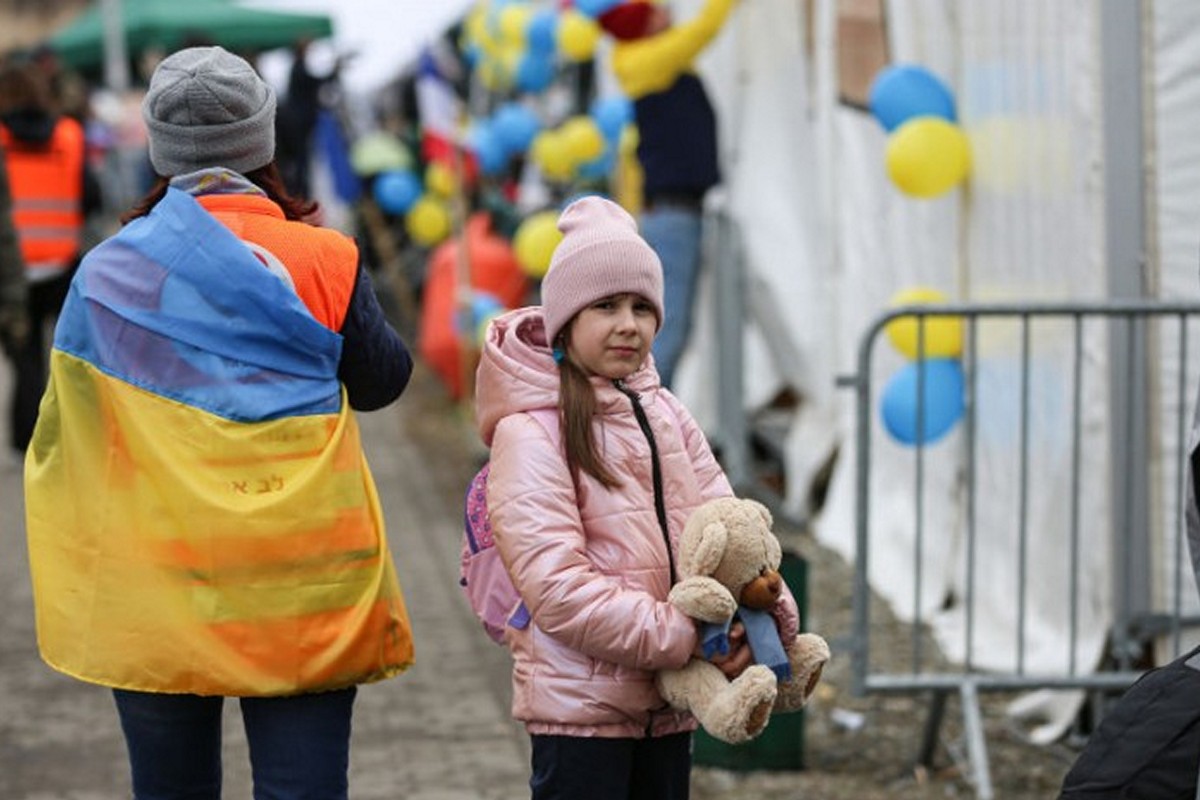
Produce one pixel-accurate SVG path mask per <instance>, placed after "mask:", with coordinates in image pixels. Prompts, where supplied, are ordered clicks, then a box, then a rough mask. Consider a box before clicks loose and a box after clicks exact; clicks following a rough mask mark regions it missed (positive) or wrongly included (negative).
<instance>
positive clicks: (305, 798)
mask: <svg viewBox="0 0 1200 800" xmlns="http://www.w3.org/2000/svg"><path fill="white" fill-rule="evenodd" d="M355 693H356V689H355V688H354V687H350V688H348V689H339V690H336V691H332V692H320V693H316V694H302V695H295V696H293V697H243V698H241V705H242V724H243V725H244V726H245V728H246V740H247V742H248V744H249V746H250V767H251V773H252V775H253V778H254V798H255V800H345V798H346V797H347V794H348V782H349V781H348V777H347V772H348V769H349V764H350V716H351V713H352V711H353V707H354V696H355ZM113 696H114V697H115V698H116V702H117V712H118V713H119V714H120V717H121V729H122V730H123V731H124V733H125V744H126V746H127V747H128V750H129V763H130V767H131V769H132V773H133V796H134V800H219V798H220V797H221V709H222V705H223V703H224V698H222V697H200V696H197V695H190V694H151V693H146V692H128V691H124V690H121V689H114V690H113Z"/></svg>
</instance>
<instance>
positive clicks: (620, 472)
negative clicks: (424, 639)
mask: <svg viewBox="0 0 1200 800" xmlns="http://www.w3.org/2000/svg"><path fill="white" fill-rule="evenodd" d="M559 229H560V230H561V231H562V232H563V234H564V236H563V240H562V242H561V243H560V244H559V246H558V248H557V249H556V250H555V252H554V256H553V259H552V260H551V264H550V270H549V272H548V273H547V275H546V278H545V280H544V281H543V283H542V306H541V307H530V308H524V309H518V310H516V311H512V312H509V313H508V314H505V315H503V316H502V317H500V318H498V319H497V320H496V321H495V322H494V323H493V324H492V326H491V328H490V330H489V333H488V337H487V342H486V344H485V347H484V351H483V354H482V358H481V361H480V365H479V370H478V376H477V383H476V414H477V418H478V425H479V431H480V434H481V436H482V437H483V440H484V442H485V443H486V444H488V445H489V446H490V447H491V474H490V476H489V479H488V508H489V511H490V521H491V525H492V530H493V534H494V536H495V540H496V546H497V547H498V548H499V551H500V554H501V557H502V558H503V560H504V563H505V565H506V566H507V567H508V570H509V573H510V574H511V576H512V579H513V583H514V585H515V586H516V587H517V589H518V591H519V592H520V594H521V597H522V599H523V600H524V602H525V605H526V606H527V607H528V608H529V610H530V612H531V615H532V624H531V625H529V626H528V627H526V628H525V629H523V630H517V629H511V628H510V629H509V630H508V632H507V634H506V641H507V643H508V645H509V648H510V649H511V651H512V654H513V659H514V666H513V715H514V716H515V717H516V718H517V719H520V720H521V721H523V722H524V723H525V726H526V729H527V730H528V732H529V733H530V736H531V739H532V745H533V749H532V752H533V759H532V760H533V764H532V767H533V773H532V778H531V780H530V785H531V787H532V796H533V798H534V800H544V799H545V798H570V799H571V800H588V799H589V798H605V799H606V800H608V799H611V800H625V799H626V798H646V800H651V799H652V800H676V799H677V798H686V797H687V796H688V782H689V773H690V769H691V754H690V739H691V731H692V730H694V729H695V727H696V722H695V720H694V719H693V718H692V717H691V715H690V714H687V713H683V712H678V711H675V710H673V709H671V708H670V707H668V706H667V704H666V703H665V701H664V700H663V699H662V697H661V696H660V695H659V693H658V692H657V690H656V689H655V685H654V675H655V672H656V671H658V670H661V669H671V668H678V667H682V666H683V665H684V664H685V663H686V662H687V660H688V659H689V658H691V657H692V656H693V654H695V653H696V652H697V651H698V647H697V644H698V642H697V629H696V623H695V622H694V621H693V620H692V619H690V618H689V617H687V616H685V615H684V614H683V613H682V612H680V611H678V610H677V609H675V608H674V607H673V606H671V605H670V604H669V603H668V602H667V593H668V591H669V590H670V588H671V584H672V583H673V582H674V580H675V578H676V576H675V563H674V549H675V546H676V542H677V539H678V536H679V534H680V532H681V531H682V529H683V526H684V523H685V522H686V520H687V518H688V515H689V514H690V513H691V512H692V511H693V510H694V509H695V508H696V507H697V506H699V505H700V504H701V503H703V502H705V501H707V500H709V499H711V498H714V497H721V496H727V495H729V494H731V489H730V486H729V482H728V481H727V480H726V478H725V475H724V473H723V472H722V471H721V468H720V466H719V465H718V464H717V461H716V459H715V458H714V457H713V454H712V451H711V450H710V449H709V447H708V444H707V442H706V440H705V438H704V434H703V432H702V431H701V430H700V428H699V426H698V425H697V424H696V422H695V420H694V419H693V418H692V416H691V415H690V414H689V413H688V412H687V410H686V409H685V408H684V407H683V405H682V404H681V403H680V402H679V401H678V400H677V399H676V398H675V397H674V396H673V395H672V394H671V393H670V392H668V391H667V390H665V389H663V388H662V387H661V385H660V383H659V379H658V373H657V372H656V371H655V368H654V362H653V358H652V357H651V356H650V355H649V353H650V345H651V343H652V342H653V340H654V335H655V333H656V332H657V331H658V329H659V327H660V325H661V324H662V316H663V298H662V285H663V284H662V268H661V266H660V264H659V260H658V258H657V256H655V254H654V251H653V250H651V249H650V247H649V246H648V245H647V244H646V243H645V241H644V240H642V238H641V237H640V236H638V233H637V225H636V223H635V222H634V220H633V218H632V217H630V216H629V215H628V214H627V213H626V212H625V211H624V210H623V209H622V208H621V207H620V206H618V205H616V204H614V203H612V202H610V201H608V200H604V199H601V198H599V197H586V198H584V199H581V200H578V201H576V202H574V203H572V204H571V205H570V206H568V207H567V209H566V210H565V211H564V212H563V214H562V216H561V218H560V219H559ZM546 409H549V410H552V411H556V412H557V413H556V416H557V418H558V424H557V425H553V424H546V423H545V422H544V420H543V419H537V418H535V417H534V416H533V415H531V414H529V413H525V412H531V411H535V412H537V413H538V415H539V416H540V417H545V416H547V415H546V413H545V411H544V410H546ZM550 418H551V420H553V419H554V415H553V414H552V415H550ZM785 594H786V593H785ZM781 602H782V603H783V604H784V607H783V608H782V609H780V610H781V611H782V617H783V618H784V620H785V622H784V627H790V628H791V631H790V635H795V626H796V625H797V624H798V620H799V616H798V613H797V611H796V607H795V601H794V599H793V598H792V597H791V596H790V595H787V596H786V598H785V599H784V600H782V601H781ZM783 634H784V635H785V638H786V637H787V636H788V635H789V633H788V631H787V630H784V631H783ZM750 658H751V657H750V653H749V649H748V648H747V647H746V646H745V644H744V642H743V641H742V640H741V637H740V636H738V638H737V640H736V646H735V647H734V648H732V650H731V653H730V656H729V657H728V659H726V660H724V661H722V662H721V664H720V666H721V668H722V670H723V671H724V672H725V673H726V675H729V676H730V677H734V676H736V675H738V674H740V672H741V671H742V670H743V669H744V668H745V667H746V666H747V665H748V664H749V663H750Z"/></svg>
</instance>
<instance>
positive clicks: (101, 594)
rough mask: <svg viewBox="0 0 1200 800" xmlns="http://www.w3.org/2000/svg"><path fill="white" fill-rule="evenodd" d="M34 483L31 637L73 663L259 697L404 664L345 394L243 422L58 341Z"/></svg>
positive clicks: (33, 454) (33, 452)
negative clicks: (108, 368) (301, 411)
mask: <svg viewBox="0 0 1200 800" xmlns="http://www.w3.org/2000/svg"><path fill="white" fill-rule="evenodd" d="M25 485H26V515H27V530H28V535H29V557H30V564H31V569H32V575H33V584H34V592H35V599H36V607H37V629H38V644H39V647H40V649H41V651H42V655H43V657H44V658H45V660H46V661H47V662H48V663H49V664H51V666H53V667H55V668H56V669H59V670H60V671H62V672H65V673H67V674H70V675H73V676H75V677H78V678H80V679H83V680H88V681H92V682H95V683H100V684H103V685H107V686H115V687H120V688H127V689H135V690H142V691H161V692H190V693H195V694H222V695H256V696H261V695H279V694H291V693H295V692H299V691H311V690H319V689H328V688H334V687H338V686H345V685H350V684H354V683H359V682H363V681H370V680H377V679H380V678H384V677H388V676H390V675H393V674H395V673H397V672H399V671H401V670H403V669H404V668H405V667H406V666H407V665H408V664H409V663H411V661H412V639H411V631H410V626H409V621H408V616H407V612H406V610H405V607H404V602H403V598H402V596H401V592H400V587H399V584H398V582H397V579H396V575H395V571H394V568H393V565H392V559H391V557H390V554H389V552H388V549H387V541H386V536H385V531H384V525H383V518H382V514H381V511H380V507H379V501H378V497H377V495H376V491H375V486H374V481H373V479H372V477H371V474H370V470H369V468H368V466H367V463H366V460H365V458H364V457H363V454H362V448H361V443H360V438H359V431H358V426H357V423H356V421H355V419H354V416H353V414H352V413H351V411H350V410H349V406H348V404H347V403H346V401H345V398H344V397H343V400H342V403H341V410H340V411H339V412H338V413H334V414H316V415H308V416H292V417H285V418H280V419H274V420H268V421H263V422H238V421H233V420H229V419H225V418H223V417H219V416H216V415H213V414H211V413H208V412H206V411H203V410H201V409H198V408H196V407H193V406H191V405H188V404H186V403H183V402H179V401H176V400H171V399H168V398H165V397H163V396H161V395H158V394H154V393H152V392H149V391H146V390H144V389H141V388H138V387H136V386H134V385H132V384H129V383H126V382H124V381H121V380H119V379H117V378H114V377H112V376H110V375H108V374H106V373H104V372H102V371H100V370H98V369H97V368H96V367H94V366H93V365H92V364H90V363H88V362H87V361H85V360H83V359H80V358H78V357H75V356H72V355H69V354H67V353H65V352H62V351H59V350H56V351H55V352H54V353H53V355H52V359H51V382H50V386H49V389H48V390H47V393H46V396H45V398H44V399H43V401H42V408H41V417H40V420H39V425H38V429H37V432H36V435H35V438H34V442H33V444H32V446H31V448H30V452H29V456H28V458H27V460H26V473H25ZM66 498H70V502H64V499H66Z"/></svg>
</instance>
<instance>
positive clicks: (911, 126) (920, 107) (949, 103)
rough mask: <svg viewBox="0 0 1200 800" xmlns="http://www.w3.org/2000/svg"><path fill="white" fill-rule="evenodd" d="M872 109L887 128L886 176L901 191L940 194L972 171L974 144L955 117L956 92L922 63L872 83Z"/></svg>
mask: <svg viewBox="0 0 1200 800" xmlns="http://www.w3.org/2000/svg"><path fill="white" fill-rule="evenodd" d="M869 102H870V108H871V113H872V114H874V115H875V118H876V119H877V120H878V121H879V124H880V125H882V126H883V129H884V130H885V131H887V132H888V141H887V151H886V154H885V162H886V165H887V173H888V177H889V178H891V180H892V183H894V184H895V185H896V187H897V188H898V189H900V191H902V192H904V193H905V194H907V195H910V196H913V197H920V198H931V197H938V196H940V195H943V194H945V193H946V192H948V191H950V190H951V189H953V188H954V187H955V186H957V185H959V184H960V183H962V181H963V180H964V179H965V178H966V177H967V174H968V173H969V172H970V171H971V148H970V143H969V142H968V141H967V136H966V134H965V133H963V130H962V128H961V127H959V125H958V124H957V121H956V114H955V107H954V96H953V95H952V94H951V93H950V90H949V89H948V88H947V87H946V85H945V84H944V83H943V82H942V81H941V80H940V79H939V78H938V77H937V76H936V75H934V74H933V73H932V72H930V71H929V70H928V69H925V68H924V67H920V66H915V65H911V64H898V65H894V66H891V67H888V68H886V69H884V70H881V71H880V72H879V74H878V75H876V76H875V80H874V81H873V82H872V84H871V93H870V100H869Z"/></svg>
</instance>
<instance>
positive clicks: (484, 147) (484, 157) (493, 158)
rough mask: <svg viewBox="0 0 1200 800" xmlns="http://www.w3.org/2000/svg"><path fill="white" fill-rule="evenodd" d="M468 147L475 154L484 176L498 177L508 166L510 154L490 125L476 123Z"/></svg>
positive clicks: (468, 140) (468, 137) (468, 135)
mask: <svg viewBox="0 0 1200 800" xmlns="http://www.w3.org/2000/svg"><path fill="white" fill-rule="evenodd" d="M467 147H468V148H469V149H470V151H471V152H472V153H474V154H475V160H476V161H478V162H479V169H480V170H481V171H482V172H483V174H484V175H498V174H500V173H501V172H503V171H504V168H505V167H507V166H508V152H507V151H506V150H505V149H504V144H503V143H502V142H501V141H500V137H499V136H497V135H496V131H495V130H494V129H493V128H492V126H491V125H490V124H488V123H476V124H475V125H474V126H473V127H472V128H471V131H470V133H468V134H467Z"/></svg>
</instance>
